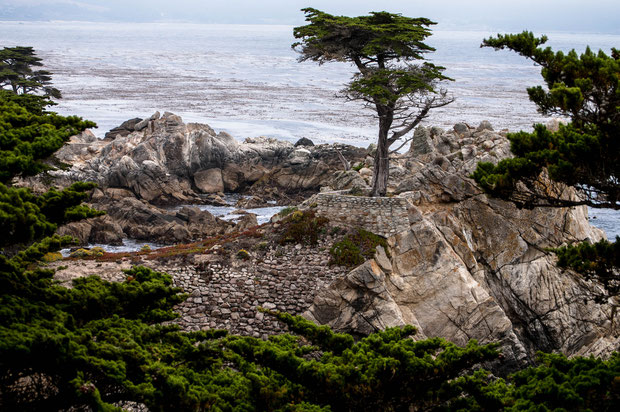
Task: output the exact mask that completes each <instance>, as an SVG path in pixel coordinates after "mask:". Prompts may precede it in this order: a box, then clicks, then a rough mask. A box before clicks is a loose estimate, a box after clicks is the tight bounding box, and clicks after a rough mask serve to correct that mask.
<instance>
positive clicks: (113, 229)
mask: <svg viewBox="0 0 620 412" xmlns="http://www.w3.org/2000/svg"><path fill="white" fill-rule="evenodd" d="M90 206H92V207H94V208H95V209H97V210H103V211H105V212H106V213H107V214H106V215H105V216H100V217H96V218H92V219H86V220H82V221H79V222H73V223H69V224H67V225H64V226H62V227H60V228H59V230H58V233H59V234H62V235H71V236H73V237H75V238H77V239H78V240H79V241H80V243H81V244H87V243H106V244H122V240H123V238H132V239H138V240H148V241H152V242H156V243H162V244H171V243H181V242H190V241H195V240H200V239H204V238H207V237H210V236H214V235H218V234H223V233H226V232H229V231H231V230H233V227H234V224H233V223H231V222H227V221H225V220H222V219H218V218H216V217H214V216H213V215H212V214H211V213H209V212H207V211H203V210H200V209H199V208H197V207H182V208H181V209H179V210H178V211H173V210H167V209H161V208H158V207H156V206H153V205H151V204H149V203H148V202H146V201H144V200H139V199H137V198H135V197H134V196H133V193H132V192H130V191H128V190H125V189H105V190H100V189H96V190H95V192H94V193H93V196H92V198H91V200H90ZM254 222H256V219H254ZM251 223H252V222H251V221H246V228H247V227H250V226H251ZM255 225H256V223H254V226H255Z"/></svg>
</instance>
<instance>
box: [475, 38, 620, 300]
mask: <svg viewBox="0 0 620 412" xmlns="http://www.w3.org/2000/svg"><path fill="white" fill-rule="evenodd" d="M546 41H547V38H546V37H545V36H543V37H541V38H536V37H534V35H533V34H532V33H531V32H523V33H521V34H507V35H498V36H497V37H496V38H489V39H485V40H484V42H483V44H482V45H483V46H487V47H493V48H495V49H504V48H507V49H510V50H513V51H515V52H517V53H519V54H520V55H522V56H525V57H527V58H529V59H532V60H533V61H534V62H535V63H537V64H539V65H540V66H541V67H542V70H541V75H542V77H543V80H544V81H545V84H546V89H545V88H543V87H541V86H537V87H531V88H529V89H528V90H527V91H528V94H529V96H530V100H532V101H533V102H534V103H536V105H537V106H538V109H539V111H540V112H541V113H543V114H556V115H560V116H563V117H569V118H570V120H571V122H570V123H569V124H567V125H560V127H559V130H558V131H557V132H551V131H549V130H548V129H547V128H546V127H544V126H543V125H536V126H535V130H534V132H533V133H527V132H523V131H522V132H519V133H511V134H508V138H509V139H510V148H511V150H512V152H513V154H514V156H515V157H514V158H511V159H505V160H502V161H500V162H499V163H498V164H497V165H493V164H491V163H480V164H478V167H477V169H476V171H475V172H474V173H473V175H472V177H473V178H474V179H475V180H476V182H478V184H479V185H480V186H481V187H482V188H483V189H484V190H485V191H486V192H488V193H490V194H492V195H493V196H497V197H500V198H503V199H506V200H510V201H512V202H515V203H516V204H517V206H519V207H526V208H533V207H538V206H551V207H562V206H576V205H588V206H591V207H598V208H612V209H620V138H619V136H620V53H619V52H618V50H617V49H612V53H611V56H608V55H607V54H605V53H604V52H603V51H599V52H598V53H594V52H592V50H590V48H587V49H586V51H585V52H584V53H583V54H581V55H578V54H577V53H576V52H575V51H574V50H572V51H570V52H569V53H567V54H564V53H563V52H561V51H560V52H553V51H552V50H551V48H549V47H547V48H545V49H543V48H541V47H540V46H541V45H542V44H544V43H545V42H546ZM568 187H574V188H576V189H577V194H576V195H575V194H574V193H572V192H571V191H570V190H567V188H568ZM617 250H618V246H617V242H616V243H615V244H609V243H607V242H605V243H599V244H597V245H594V246H590V245H581V246H577V247H574V246H571V247H568V248H563V249H560V250H558V251H557V252H558V256H559V264H560V265H561V266H563V267H570V268H572V269H574V270H577V271H579V272H580V273H582V274H584V275H585V276H586V278H589V279H595V280H598V281H600V282H602V284H603V286H604V287H605V289H606V293H607V294H608V295H612V296H615V295H617V294H618V292H619V291H620V290H619V286H618V273H619V269H618V268H619V267H618V259H617V253H618V252H617ZM612 251H615V252H612ZM613 253H615V257H614V258H612V257H611V255H612V254H613ZM595 259H601V261H600V262H597V261H595ZM601 298H602V297H599V299H601Z"/></svg>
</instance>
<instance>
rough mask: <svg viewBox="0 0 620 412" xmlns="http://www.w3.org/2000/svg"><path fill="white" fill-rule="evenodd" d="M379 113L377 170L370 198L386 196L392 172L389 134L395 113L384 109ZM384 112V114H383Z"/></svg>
mask: <svg viewBox="0 0 620 412" xmlns="http://www.w3.org/2000/svg"><path fill="white" fill-rule="evenodd" d="M382 109H383V110H381V111H379V110H377V111H378V112H379V139H378V140H377V153H375V169H374V172H373V176H372V191H371V192H370V196H373V197H380V196H385V194H386V192H387V185H388V177H389V171H390V163H389V154H388V132H389V131H390V126H391V125H392V117H393V114H394V113H393V111H390V110H389V109H387V110H386V109H385V108H382ZM382 112H383V113H382Z"/></svg>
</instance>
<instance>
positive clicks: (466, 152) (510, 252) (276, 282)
mask: <svg viewBox="0 0 620 412" xmlns="http://www.w3.org/2000/svg"><path fill="white" fill-rule="evenodd" d="M371 154H372V148H369V149H360V148H354V147H350V146H343V145H319V146H311V145H310V143H309V142H301V143H300V144H299V145H297V146H294V145H292V144H290V143H286V142H279V141H276V140H274V139H267V138H259V139H247V140H246V141H245V142H244V143H238V142H237V141H236V140H235V139H233V138H232V137H231V136H229V135H226V134H223V133H220V134H215V133H214V132H213V130H212V129H211V128H209V127H208V126H206V125H197V124H187V125H186V124H184V123H183V122H182V121H181V119H180V118H179V117H178V116H175V115H172V114H170V113H166V114H164V115H163V116H161V117H160V116H159V115H154V116H152V117H151V118H149V119H147V120H140V121H136V120H134V121H132V122H131V124H129V125H125V126H123V127H122V128H120V129H118V130H116V131H113V134H111V135H110V136H109V137H107V138H106V139H105V140H103V141H98V140H96V139H95V140H93V137H92V136H90V135H88V133H85V134H82V135H81V136H76V137H75V138H74V139H72V142H71V143H69V144H68V145H67V146H65V148H63V149H62V150H61V152H60V153H59V154H58V160H59V161H61V162H64V163H67V164H70V165H71V167H70V168H66V170H60V171H56V172H53V173H51V174H50V175H51V177H52V178H53V179H55V182H56V184H57V185H63V184H64V185H66V184H70V183H71V182H73V181H77V180H94V181H96V182H97V183H98V184H99V188H98V189H96V190H95V191H94V192H93V195H92V197H91V199H90V202H89V203H90V204H91V205H92V206H94V207H96V208H99V209H102V210H106V211H107V213H108V214H107V215H105V216H102V217H99V218H95V219H92V220H89V221H86V222H80V223H76V224H72V225H67V226H65V227H63V228H61V233H65V234H72V235H74V236H76V237H78V238H80V239H81V240H82V241H83V242H87V241H91V242H92V241H93V239H96V240H98V241H100V242H103V243H106V242H107V243H112V242H116V241H118V236H116V237H115V235H118V234H121V235H122V236H126V237H132V238H135V239H149V240H152V241H155V240H157V241H160V242H163V243H171V244H175V243H188V242H192V241H193V242H197V243H194V244H191V245H189V246H187V248H181V247H178V248H176V249H175V248H170V249H162V250H161V251H153V252H141V253H137V254H125V255H104V256H103V257H102V258H101V259H99V260H93V261H86V262H88V263H84V262H85V261H80V260H75V259H69V260H63V261H60V262H55V263H53V264H52V267H59V266H67V268H65V269H64V270H59V271H58V272H57V277H58V278H59V279H61V280H68V278H67V276H70V275H71V274H73V275H78V276H79V275H87V274H91V273H93V274H94V273H97V274H101V275H102V276H104V277H106V278H108V279H110V280H122V279H123V275H122V272H121V269H122V268H126V267H127V266H129V265H130V264H144V265H147V266H150V267H153V268H154V269H157V270H164V271H167V272H169V273H171V274H172V275H173V278H174V281H175V283H176V284H177V285H179V286H181V287H182V288H183V289H184V290H185V291H186V292H187V293H189V294H190V297H189V298H188V300H187V301H186V302H185V303H183V304H182V305H181V306H180V307H179V308H178V309H179V312H180V313H181V318H180V319H179V320H178V323H179V324H180V325H181V326H182V327H183V328H184V329H186V330H196V329H203V328H213V327H217V328H226V329H229V330H231V331H233V332H235V333H240V334H247V335H252V336H260V337H266V336H267V335H269V334H273V333H278V332H281V331H282V328H281V326H279V325H277V324H273V323H266V321H265V320H264V319H262V317H261V314H260V312H258V311H257V308H258V307H266V308H268V309H277V310H284V311H287V312H291V313H293V314H304V316H306V317H307V318H309V319H312V320H315V321H317V322H319V323H323V324H328V325H330V326H331V327H332V328H334V329H335V330H338V331H345V332H349V333H352V334H354V335H365V334H367V333H370V332H372V331H375V330H378V329H383V328H385V327H389V326H401V325H404V324H413V325H415V326H417V327H418V329H419V334H418V337H419V338H424V337H433V336H441V337H445V338H447V339H449V340H451V341H454V342H456V343H458V344H461V345H463V344H465V343H467V341H468V340H469V339H477V340H479V341H480V342H482V343H487V342H492V341H498V342H500V343H501V345H502V350H503V353H504V360H503V362H504V363H503V365H504V366H503V368H504V369H506V370H508V369H511V368H514V367H517V366H518V365H522V364H523V363H527V362H530V361H531V360H532V359H533V357H534V356H535V353H536V351H538V350H543V351H559V352H562V353H565V354H567V355H588V354H593V355H596V356H607V355H609V354H610V353H611V352H613V351H614V350H617V348H618V347H620V332H619V330H618V328H617V326H616V323H614V321H613V314H614V307H613V304H614V302H608V303H604V304H599V303H596V302H595V301H594V296H595V294H596V293H595V292H596V288H597V286H596V285H593V284H590V283H587V282H584V281H583V280H581V279H580V278H579V277H578V276H577V275H576V274H574V273H571V272H570V271H562V270H560V269H559V268H557V267H556V266H555V264H554V263H555V257H554V255H553V254H551V253H550V252H548V251H547V249H548V248H551V247H558V246H560V245H562V244H568V243H573V242H578V241H583V240H590V241H596V240H599V239H601V238H602V237H603V236H604V234H603V233H602V231H600V230H598V229H596V228H593V227H592V226H590V225H589V223H588V221H587V210H586V209H585V207H578V208H571V209H540V210H532V211H527V210H519V209H517V208H515V206H514V205H512V204H510V203H507V202H503V201H500V200H496V199H491V198H489V197H488V196H486V195H485V194H483V193H482V192H481V191H480V190H479V189H478V188H477V187H476V185H475V183H474V182H473V180H471V179H470V178H469V177H468V176H469V175H470V174H471V172H472V171H473V170H474V168H475V166H476V164H477V163H478V162H480V161H490V162H497V161H499V160H500V159H502V158H505V157H507V156H509V154H510V151H509V142H508V140H507V139H506V137H505V132H499V133H498V132H496V131H494V130H493V128H492V126H491V125H490V124H489V123H488V122H482V123H481V124H480V125H479V126H478V127H477V128H471V127H469V126H467V125H465V124H457V125H455V127H454V128H453V129H452V130H448V131H446V130H442V129H439V128H418V129H417V130H416V131H415V134H414V138H413V141H412V145H411V148H410V150H409V151H408V152H407V153H403V154H400V155H395V156H394V159H393V161H392V162H391V168H390V185H389V188H388V192H389V194H390V196H392V197H391V198H388V199H387V200H389V201H387V200H386V201H384V202H379V203H378V204H377V206H373V205H371V204H370V203H368V202H369V200H365V199H368V198H365V197H363V196H354V195H355V194H359V193H363V192H364V191H365V190H367V189H368V185H369V184H370V178H371V175H372V173H371V172H372V170H371V169H372V156H371ZM342 158H344V160H345V162H343V161H342ZM345 163H348V164H349V165H352V166H354V167H353V168H351V169H347V170H345V167H344V165H345ZM25 184H28V185H30V186H32V187H37V185H41V184H42V181H41V180H38V181H35V180H31V181H29V182H25ZM321 190H322V191H323V192H322V193H319V191H321ZM223 191H235V192H237V193H244V194H246V195H249V196H253V197H251V198H248V199H245V200H244V202H245V206H244V205H242V204H240V205H239V206H244V207H248V206H247V205H259V204H264V203H265V202H266V201H271V202H273V201H276V202H280V203H283V202H285V201H286V202H288V204H293V203H299V201H300V200H302V199H306V200H305V202H303V203H302V204H301V205H300V206H299V208H300V209H301V210H306V211H311V212H312V213H316V214H317V215H321V216H323V217H324V218H326V219H327V220H329V224H328V226H327V228H326V229H325V231H324V232H322V233H321V235H320V237H319V242H318V244H317V245H314V246H310V245H306V244H302V243H297V244H282V243H281V241H280V240H278V239H279V236H281V233H280V232H281V230H282V227H283V226H282V221H281V220H280V219H282V218H281V217H278V218H274V219H272V222H270V223H267V224H265V225H261V226H257V222H256V219H255V217H253V216H252V215H246V216H244V217H243V218H242V219H241V220H240V221H239V222H236V223H234V222H228V221H223V220H221V219H218V218H215V217H214V216H212V215H211V214H210V213H208V212H206V211H201V210H199V209H198V208H192V207H185V208H181V209H180V210H177V211H171V210H169V209H163V208H161V207H160V206H161V205H170V204H178V203H180V202H185V203H191V202H197V201H200V200H204V199H205V198H207V199H210V200H209V201H213V202H217V201H218V200H217V198H218V197H220V198H221V195H222V192H223ZM326 191H331V192H329V193H331V194H329V193H327V192H326ZM310 195H312V196H310ZM327 197H330V199H331V200H329V201H327V202H326V201H324V199H326V198H327ZM390 199H394V200H390ZM364 202H366V203H364ZM396 205H398V207H396ZM386 208H387V209H386ZM394 213H398V217H397V218H396V217H394V218H392V217H390V216H392V215H393V216H396V215H394ZM390 219H392V220H390ZM393 219H396V220H393ZM388 220H389V221H390V222H391V223H394V222H398V224H394V225H392V226H391V227H390V230H388V231H385V233H382V234H383V235H384V236H386V238H387V239H386V240H387V249H386V250H383V249H378V252H377V254H376V255H375V257H374V258H373V259H370V260H367V261H366V262H365V263H363V264H362V265H360V266H358V267H355V268H345V267H341V266H335V265H332V264H330V253H329V251H330V249H331V248H332V246H333V245H334V243H335V242H338V241H341V240H342V239H343V236H344V234H345V233H347V232H350V231H351V230H354V229H356V228H357V227H362V228H367V229H368V230H374V231H375V232H376V231H377V230H378V229H377V227H378V226H377V225H379V226H382V227H383V226H386V225H387V226H389V225H388V223H387V222H388ZM387 226H386V227H387ZM332 232H333V233H332ZM337 233H340V234H337ZM241 250H243V251H244V252H245V253H247V256H246V255H245V254H241V255H242V256H243V257H242V258H241V257H239V256H240V255H239V254H240V251H241ZM90 262H92V263H90ZM73 275H72V276H73Z"/></svg>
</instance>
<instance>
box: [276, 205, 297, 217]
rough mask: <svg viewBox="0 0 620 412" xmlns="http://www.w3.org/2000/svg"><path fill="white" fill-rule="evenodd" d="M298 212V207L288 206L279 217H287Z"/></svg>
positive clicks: (281, 211)
mask: <svg viewBox="0 0 620 412" xmlns="http://www.w3.org/2000/svg"><path fill="white" fill-rule="evenodd" d="M296 210H297V206H287V207H285V208H284V209H282V210H280V212H279V213H278V216H282V217H286V216H288V215H290V214H291V213H293V212H295V211H296Z"/></svg>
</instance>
